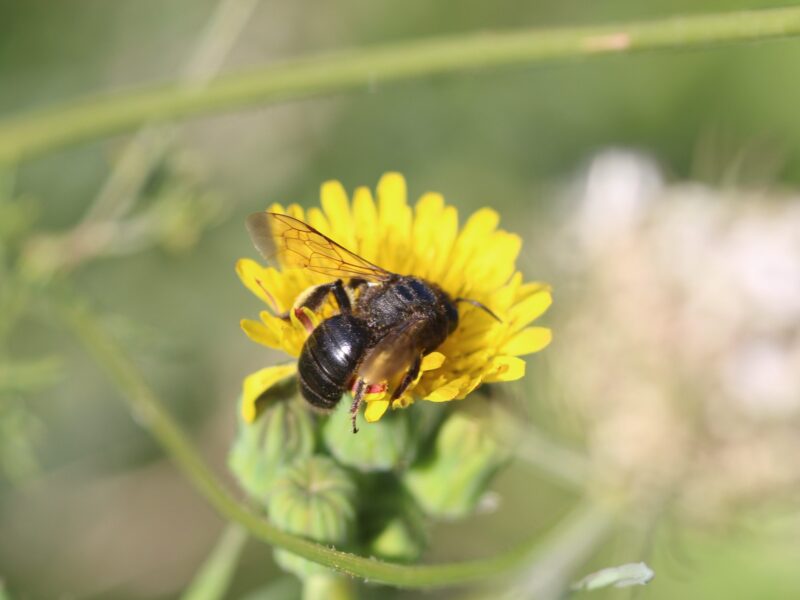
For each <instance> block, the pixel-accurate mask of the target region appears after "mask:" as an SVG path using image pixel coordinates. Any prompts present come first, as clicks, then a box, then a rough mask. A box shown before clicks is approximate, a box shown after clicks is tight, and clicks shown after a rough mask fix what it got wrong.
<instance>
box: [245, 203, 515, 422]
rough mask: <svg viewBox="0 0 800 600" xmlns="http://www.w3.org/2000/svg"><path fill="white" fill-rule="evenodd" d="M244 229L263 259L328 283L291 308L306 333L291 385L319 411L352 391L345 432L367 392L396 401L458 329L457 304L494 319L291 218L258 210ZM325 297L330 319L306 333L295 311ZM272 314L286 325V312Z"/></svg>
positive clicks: (328, 408) (316, 304)
mask: <svg viewBox="0 0 800 600" xmlns="http://www.w3.org/2000/svg"><path fill="white" fill-rule="evenodd" d="M246 227H247V231H248V233H249V235H250V238H251V239H252V241H253V243H254V245H255V247H256V249H257V250H258V251H259V253H260V254H261V255H262V256H263V257H264V258H266V259H267V260H272V259H274V258H275V257H276V256H277V255H279V254H280V255H282V256H283V257H284V259H285V262H286V263H287V264H289V265H291V266H294V267H301V268H304V269H307V270H309V271H313V272H315V273H321V274H322V275H326V276H328V277H330V278H332V279H333V281H331V282H328V283H323V284H320V285H316V286H312V287H311V288H309V289H307V290H305V291H304V292H303V293H302V294H300V295H299V296H298V297H297V299H296V300H295V302H294V305H293V307H292V308H291V311H294V314H295V316H297V318H298V319H299V320H300V321H301V322H303V323H304V324H306V326H307V328H308V329H309V330H310V334H309V336H308V338H307V339H306V341H305V343H304V344H303V348H302V351H301V352H300V357H299V359H298V363H297V372H298V383H299V387H300V393H301V394H302V396H303V398H305V400H306V401H307V402H308V403H309V404H310V405H311V406H312V407H314V408H315V409H318V410H321V411H324V412H328V411H331V410H332V409H333V408H334V407H335V406H336V405H337V404H338V403H339V401H340V400H341V398H342V395H343V394H344V393H345V392H346V391H350V392H352V395H353V402H352V405H351V407H350V417H351V421H352V426H353V433H357V432H358V428H357V427H356V416H357V415H358V411H359V409H360V407H361V404H362V402H363V400H364V396H365V395H366V394H367V393H372V392H378V391H385V390H388V386H389V385H390V384H393V383H394V382H396V384H395V385H394V389H392V390H391V399H392V400H396V399H397V398H400V397H401V396H402V395H403V393H404V392H405V391H406V390H407V389H408V386H409V385H411V383H413V382H414V380H415V379H416V378H417V376H418V375H419V372H420V366H421V364H422V357H423V356H425V355H426V354H428V353H429V352H433V351H434V350H436V348H438V347H439V346H440V345H441V344H442V343H443V342H444V341H445V340H446V339H447V337H448V336H449V335H450V334H452V333H453V332H454V331H455V330H456V328H457V327H458V321H459V314H458V309H457V306H456V305H457V304H458V303H460V302H467V303H469V304H471V305H473V306H476V307H478V308H480V309H482V310H484V311H486V313H488V314H489V315H490V316H491V317H493V318H495V319H497V320H498V321H499V320H500V319H499V318H498V317H497V315H495V314H494V313H493V312H492V311H491V310H489V308H487V307H486V306H484V305H483V304H481V303H480V302H478V301H476V300H471V299H468V298H461V297H457V298H451V297H450V295H449V294H448V293H447V292H445V291H444V290H443V289H442V288H441V287H439V286H438V285H436V284H435V283H433V282H430V281H426V280H425V279H422V278H420V277H414V276H411V275H399V274H397V273H392V272H390V271H387V270H386V269H383V268H381V267H379V266H378V265H375V264H373V263H371V262H370V261H368V260H366V259H364V258H362V257H360V256H358V255H357V254H355V253H354V252H351V251H350V250H348V249H346V248H344V247H343V246H341V245H340V244H338V243H336V242H335V241H333V240H332V239H330V238H329V237H327V236H326V235H324V234H322V233H320V232H319V231H317V230H316V229H314V228H313V227H311V226H310V225H308V224H307V223H304V222H303V221H300V220H299V219H295V218H293V217H290V216H288V215H283V214H278V213H272V212H258V213H254V214H252V215H250V216H249V217H248V218H247V221H246ZM331 295H332V296H333V298H334V300H335V302H336V305H337V307H338V313H337V314H335V315H333V316H331V317H329V318H327V319H325V320H323V321H322V322H321V323H320V324H319V325H318V326H317V327H315V328H314V327H313V326H312V325H311V324H310V323H309V322H308V319H307V318H306V317H305V315H304V313H303V309H305V308H307V309H310V310H311V311H312V312H316V311H317V310H319V309H320V308H321V307H322V305H323V304H324V303H325V301H326V300H327V299H328V298H329V296H331ZM278 316H280V317H281V318H283V319H286V320H288V319H289V318H290V313H289V312H288V311H287V312H286V313H284V314H280V315H278Z"/></svg>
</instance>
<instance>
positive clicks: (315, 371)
mask: <svg viewBox="0 0 800 600" xmlns="http://www.w3.org/2000/svg"><path fill="white" fill-rule="evenodd" d="M457 325H458V310H457V309H456V306H455V304H454V302H453V301H452V300H451V299H450V297H449V296H448V295H447V293H445V292H444V291H443V290H442V289H441V288H439V287H438V286H436V285H434V284H431V283H428V282H427V281H425V280H423V279H419V278H417V277H406V276H401V275H395V276H393V277H392V278H390V279H389V280H387V281H385V282H382V283H379V284H376V285H372V286H363V288H362V291H361V293H360V295H359V296H358V299H357V300H356V302H355V306H353V307H352V312H349V313H348V312H342V313H341V314H338V315H334V316H333V317H330V318H329V319H326V320H325V321H323V322H322V323H320V325H319V326H318V327H317V328H315V329H314V331H313V332H312V333H311V335H310V336H309V337H308V339H307V340H306V342H305V344H304V345H303V350H302V352H301V353H300V359H299V361H298V373H299V380H300V391H301V393H302V395H303V397H304V398H305V399H306V400H307V401H308V402H309V404H311V405H312V406H314V407H316V408H320V409H325V410H328V409H332V408H333V407H335V406H336V404H337V403H338V402H339V400H340V399H341V396H342V394H343V393H344V392H345V391H347V390H348V389H349V388H350V386H351V384H352V381H353V378H354V376H355V375H357V373H358V370H359V367H360V366H361V364H362V361H363V359H364V358H365V357H366V356H368V355H369V353H370V350H373V349H374V348H376V346H378V345H379V344H380V343H381V341H384V340H387V338H389V339H392V338H396V339H394V340H393V341H394V342H395V343H398V344H400V343H402V344H403V347H402V348H399V352H398V354H399V356H398V359H399V360H398V365H397V366H398V370H400V369H402V368H404V367H407V366H408V365H405V364H403V360H402V359H400V356H405V355H406V354H408V353H409V351H410V353H411V354H413V355H414V356H421V355H423V354H427V353H428V352H431V351H433V350H435V349H436V348H437V347H438V346H439V345H441V343H442V342H444V340H445V339H446V338H447V336H448V335H449V334H450V333H452V332H453V331H454V330H455V328H456V326H457ZM403 334H405V335H403ZM409 345H410V346H411V347H409ZM371 383H373V382H371Z"/></svg>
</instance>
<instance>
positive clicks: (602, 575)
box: [572, 562, 656, 591]
mask: <svg viewBox="0 0 800 600" xmlns="http://www.w3.org/2000/svg"><path fill="white" fill-rule="evenodd" d="M655 575H656V574H655V572H654V571H653V570H652V569H651V568H650V567H648V566H647V565H646V564H644V563H643V562H638V563H628V564H625V565H620V566H618V567H609V568H607V569H601V570H600V571H597V572H595V573H591V574H589V575H587V576H586V577H584V578H583V579H581V580H580V581H578V582H576V583H574V584H573V586H572V589H573V590H575V591H578V590H586V591H590V590H598V589H600V588H605V587H609V586H614V587H617V588H623V587H630V586H632V585H646V584H648V583H650V581H652V579H653V577H655Z"/></svg>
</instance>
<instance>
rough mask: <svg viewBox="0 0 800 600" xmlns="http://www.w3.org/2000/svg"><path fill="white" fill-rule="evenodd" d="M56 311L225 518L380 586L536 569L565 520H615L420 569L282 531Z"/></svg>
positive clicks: (603, 516)
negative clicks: (248, 504) (228, 485)
mask: <svg viewBox="0 0 800 600" xmlns="http://www.w3.org/2000/svg"><path fill="white" fill-rule="evenodd" d="M55 308H56V310H57V314H58V315H59V316H60V317H61V318H62V319H63V321H64V322H65V324H66V325H67V326H68V328H69V329H70V330H72V332H73V333H74V334H75V335H76V337H77V338H78V339H79V340H80V341H81V342H82V343H83V345H84V346H85V347H86V349H87V350H88V351H89V353H90V354H91V355H92V356H93V357H94V359H95V360H96V361H97V363H98V364H99V365H100V366H101V367H102V368H103V369H104V370H105V371H106V372H107V373H108V375H109V376H110V377H111V379H112V380H113V381H114V383H115V384H116V385H117V387H118V388H119V390H120V391H121V392H122V394H123V396H124V398H125V399H126V401H127V402H128V405H129V407H130V409H131V411H132V412H133V414H134V416H135V418H136V419H137V421H138V422H139V423H140V424H141V425H142V426H143V427H145V428H146V429H148V430H149V431H150V433H152V434H153V436H154V437H155V438H156V440H157V441H158V442H159V443H160V444H161V445H162V446H163V447H164V450H165V451H166V452H167V453H168V454H169V455H170V457H171V458H172V459H173V461H174V462H175V464H176V465H177V466H178V468H179V469H180V470H181V471H182V472H183V473H184V475H186V477H188V479H189V480H190V481H191V482H192V484H193V485H194V486H195V488H196V489H197V491H198V492H200V493H201V494H202V495H203V496H204V497H205V498H206V500H208V501H209V502H210V503H211V504H212V506H213V507H214V508H215V509H216V510H217V511H218V512H219V513H220V514H221V515H222V516H223V517H225V518H226V519H228V520H229V521H231V522H234V523H238V524H239V525H241V526H242V527H243V528H244V529H246V530H247V532H248V533H249V534H250V535H252V536H253V537H256V538H258V539H260V540H262V541H264V542H267V543H268V544H271V545H274V546H278V547H280V548H284V549H286V550H289V551H290V552H293V553H295V554H297V555H299V556H302V557H303V558H306V559H308V560H312V561H314V562H317V563H319V564H322V565H325V566H327V567H330V568H332V569H336V570H338V571H340V572H342V573H346V574H348V575H353V576H356V577H360V578H363V579H367V580H369V581H373V582H377V583H384V584H389V585H395V586H399V587H413V588H426V587H441V586H447V585H456V584H464V583H469V582H474V581H479V580H482V579H486V578H488V577H492V576H495V575H498V574H500V573H504V572H507V571H509V570H511V569H519V568H521V567H523V566H525V565H528V564H531V563H532V564H537V562H536V559H537V558H538V557H541V560H545V561H546V560H547V556H546V554H543V552H544V551H546V550H547V549H548V548H549V547H552V546H553V544H554V539H555V540H557V539H558V538H559V537H560V532H561V531H562V530H565V529H564V528H565V527H566V530H570V528H569V523H570V522H573V521H578V522H583V521H584V520H586V519H587V518H589V517H591V518H592V520H595V519H598V520H602V521H603V522H606V523H611V522H612V516H611V514H610V513H609V512H607V511H606V510H605V509H603V508H600V507H598V506H596V505H585V506H582V507H581V508H579V509H577V510H576V511H575V513H574V515H571V516H568V517H567V521H566V523H567V524H566V525H563V524H562V525H559V526H557V527H556V528H555V530H554V533H553V534H552V536H553V537H548V536H545V537H544V539H532V540H530V541H527V542H525V543H523V544H521V545H519V546H517V547H516V548H514V549H512V550H510V551H507V552H504V553H502V554H499V555H496V556H493V557H491V558H486V559H481V560H472V561H464V562H458V563H448V564H439V565H420V566H406V565H398V564H392V563H386V562H382V561H379V560H374V559H371V558H363V557H360V556H356V555H354V554H348V553H346V552H340V551H338V550H334V549H332V548H329V547H326V546H323V545H320V544H316V543H313V542H310V541H308V540H305V539H303V538H300V537H298V536H295V535H292V534H289V533H286V532H284V531H281V530H280V529H277V528H276V527H274V526H273V525H271V524H269V523H268V522H266V521H265V520H264V519H262V518H261V517H260V516H258V515H256V514H254V513H253V512H251V511H250V510H249V509H247V508H245V507H244V506H243V505H241V504H240V503H239V502H237V500H236V499H235V498H234V497H233V496H232V495H231V494H230V493H229V492H228V491H227V490H226V489H225V488H224V487H223V486H222V484H220V483H219V481H218V480H217V478H216V477H215V476H214V474H213V473H212V472H211V471H210V470H209V468H208V467H207V466H206V464H205V463H204V462H203V460H202V459H201V458H200V456H199V455H198V453H197V451H196V450H195V448H194V447H193V445H192V443H191V442H190V440H189V438H188V437H187V435H186V433H184V431H183V430H182V429H181V427H180V426H179V425H178V424H177V423H176V421H175V420H174V419H173V418H172V416H171V415H170V414H169V412H168V411H167V409H166V408H165V407H164V405H163V404H162V402H161V401H160V400H159V399H158V398H157V397H156V395H155V394H154V393H153V392H152V390H151V389H150V387H149V386H148V385H147V383H146V382H145V381H144V379H143V378H142V376H141V375H140V373H139V371H138V370H137V369H136V367H135V365H134V364H133V363H132V362H131V360H130V359H129V358H128V357H127V356H126V355H125V353H124V351H123V350H122V349H121V348H120V347H119V346H118V345H117V343H116V342H115V341H114V340H113V338H111V337H110V336H109V335H107V333H106V332H105V331H104V330H103V328H102V327H101V326H100V325H99V324H98V323H97V322H96V320H95V319H94V318H93V317H92V315H91V313H90V312H89V311H88V310H87V309H86V308H85V307H83V306H81V305H79V304H77V303H75V302H68V303H66V304H60V303H59V304H57V305H56V306H55Z"/></svg>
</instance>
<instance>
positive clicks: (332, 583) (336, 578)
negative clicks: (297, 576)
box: [303, 575, 356, 600]
mask: <svg viewBox="0 0 800 600" xmlns="http://www.w3.org/2000/svg"><path fill="white" fill-rule="evenodd" d="M354 588H355V581H353V579H351V578H349V577H343V576H341V575H312V576H310V577H307V578H306V579H305V580H304V581H303V600H320V599H321V598H324V600H351V598H355V597H356V594H355V592H354Z"/></svg>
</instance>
